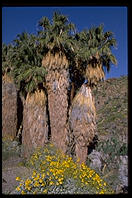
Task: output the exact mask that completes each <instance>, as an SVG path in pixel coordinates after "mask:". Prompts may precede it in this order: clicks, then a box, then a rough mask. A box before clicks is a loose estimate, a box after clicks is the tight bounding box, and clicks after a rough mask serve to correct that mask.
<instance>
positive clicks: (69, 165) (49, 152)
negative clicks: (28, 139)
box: [16, 144, 114, 194]
mask: <svg viewBox="0 0 132 198" xmlns="http://www.w3.org/2000/svg"><path fill="white" fill-rule="evenodd" d="M28 164H29V165H30V166H31V167H32V168H34V171H33V173H32V175H31V176H30V178H28V179H26V180H25V181H23V180H21V178H19V177H17V178H16V180H17V181H18V182H20V184H19V185H18V186H17V188H16V193H17V194H112V193H114V192H113V190H112V189H111V188H110V187H109V186H108V184H107V183H106V182H105V181H104V180H102V179H101V177H100V176H99V175H98V174H97V173H96V172H95V171H94V170H92V169H90V168H89V167H87V166H86V165H85V164H84V163H82V164H81V165H79V164H78V163H75V162H74V161H73V160H72V158H71V157H69V156H68V155H64V154H63V153H62V152H61V151H60V150H57V149H56V148H55V147H54V146H53V145H52V144H49V145H48V146H47V147H46V148H38V149H36V151H35V152H34V154H33V155H32V156H31V158H30V160H29V162H28Z"/></svg>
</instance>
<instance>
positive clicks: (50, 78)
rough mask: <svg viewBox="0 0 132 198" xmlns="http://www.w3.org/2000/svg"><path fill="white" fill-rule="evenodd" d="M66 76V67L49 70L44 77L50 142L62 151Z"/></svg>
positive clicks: (66, 86)
mask: <svg viewBox="0 0 132 198" xmlns="http://www.w3.org/2000/svg"><path fill="white" fill-rule="evenodd" d="M68 78H69V72H68V70H67V69H58V70H57V69H56V70H49V72H48V75H47V77H46V85H47V91H48V108H49V116H50V127H51V142H52V143H53V144H54V145H55V146H56V147H57V148H59V149H61V150H62V151H63V152H64V153H66V150H67V135H68V125H67V116H68V86H69V80H68Z"/></svg>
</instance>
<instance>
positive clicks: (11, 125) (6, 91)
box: [2, 43, 18, 140]
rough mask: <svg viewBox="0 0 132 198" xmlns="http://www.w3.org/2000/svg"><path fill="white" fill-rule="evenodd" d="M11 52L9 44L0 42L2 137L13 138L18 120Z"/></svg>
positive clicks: (11, 48) (11, 47)
mask: <svg viewBox="0 0 132 198" xmlns="http://www.w3.org/2000/svg"><path fill="white" fill-rule="evenodd" d="M12 52H13V46H12V45H11V44H9V45H6V44H4V43H3V44H2V137H4V138H8V139H12V140H13V139H14V138H15V137H16V134H17V121H18V120H17V90H16V87H15V84H14V80H13V77H12V71H13V66H12V64H11V57H12ZM9 109H10V111H9Z"/></svg>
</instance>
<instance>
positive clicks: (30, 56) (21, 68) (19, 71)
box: [11, 32, 46, 94]
mask: <svg viewBox="0 0 132 198" xmlns="http://www.w3.org/2000/svg"><path fill="white" fill-rule="evenodd" d="M13 49H14V53H13V56H12V59H11V61H12V64H13V65H14V70H13V76H14V79H15V83H16V84H17V86H18V88H19V89H20V90H21V91H22V93H25V94H27V93H31V92H34V91H35V90H36V89H37V88H38V86H39V84H40V83H43V82H44V76H45V74H46V71H45V68H43V67H41V62H42V55H41V53H40V51H39V43H38V40H37V37H36V36H35V35H32V34H31V35H29V34H28V33H26V32H24V33H22V34H20V35H17V39H15V40H14V42H13Z"/></svg>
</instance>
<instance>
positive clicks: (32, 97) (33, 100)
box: [26, 90, 46, 106]
mask: <svg viewBox="0 0 132 198" xmlns="http://www.w3.org/2000/svg"><path fill="white" fill-rule="evenodd" d="M26 104H31V105H35V104H38V105H40V106H42V105H43V106H45V104H46V95H45V93H44V91H43V90H37V91H35V93H32V94H29V93H28V94H27V97H26Z"/></svg>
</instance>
